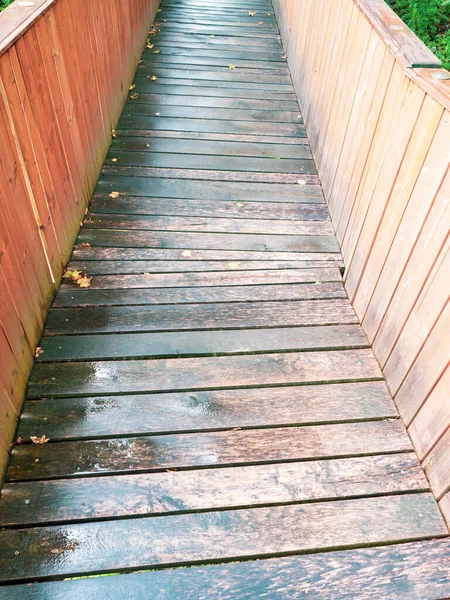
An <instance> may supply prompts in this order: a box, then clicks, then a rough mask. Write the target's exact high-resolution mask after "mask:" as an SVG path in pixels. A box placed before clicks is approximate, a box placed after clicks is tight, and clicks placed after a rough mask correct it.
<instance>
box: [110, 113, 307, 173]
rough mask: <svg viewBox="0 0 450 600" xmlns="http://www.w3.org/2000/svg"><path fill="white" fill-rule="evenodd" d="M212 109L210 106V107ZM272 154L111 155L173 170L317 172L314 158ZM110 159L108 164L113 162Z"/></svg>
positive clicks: (120, 161) (124, 162) (122, 162)
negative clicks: (255, 155)
mask: <svg viewBox="0 0 450 600" xmlns="http://www.w3.org/2000/svg"><path fill="white" fill-rule="evenodd" d="M206 110H208V109H206ZM275 156H276V155H275V154H273V156H271V157H267V158H266V157H262V158H256V157H253V156H252V157H242V156H239V157H238V156H210V155H208V154H206V155H200V156H199V155H197V154H192V155H190V154H169V153H167V154H161V153H155V154H153V153H151V152H127V151H122V150H114V151H112V152H111V153H110V158H115V159H117V161H114V162H117V165H126V166H133V167H164V168H169V169H184V168H189V169H198V168H200V169H209V170H214V171H215V170H217V171H262V172H267V173H299V174H301V173H316V168H315V166H314V161H313V160H312V158H308V159H290V158H280V157H278V158H275ZM110 158H109V159H108V160H107V162H106V164H112V162H111V160H110Z"/></svg>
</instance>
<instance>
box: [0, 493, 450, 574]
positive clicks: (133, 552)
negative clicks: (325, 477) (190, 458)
mask: <svg viewBox="0 0 450 600" xmlns="http://www.w3.org/2000/svg"><path fill="white" fill-rule="evenodd" d="M417 512H421V513H423V514H424V515H426V517H425V518H424V519H422V520H420V521H417V520H416V518H415V514H416V513H417ZM280 522H283V523H284V524H285V527H284V528H280V527H279V523H280ZM324 523H325V524H327V527H323V525H322V524H324ZM218 532H223V533H222V535H220V536H219V535H217V533H218ZM212 535H214V538H215V539H214V540H212ZM443 535H446V528H445V527H444V526H443V524H442V519H441V516H440V513H439V510H438V508H437V507H436V504H435V501H434V499H433V497H432V496H431V494H412V495H404V496H389V497H384V498H365V499H363V500H343V501H341V502H330V503H327V502H323V503H317V504H305V505H291V506H282V507H272V508H253V509H246V510H241V511H239V510H235V511H225V512H216V513H215V512H210V513H203V514H191V515H169V516H163V517H153V518H148V519H142V518H141V519H128V520H127V521H113V522H107V523H102V522H97V523H88V524H75V525H70V526H65V527H64V526H57V527H53V528H50V527H47V528H45V527H43V528H34V529H27V530H10V531H3V532H1V533H0V547H1V548H2V556H3V557H4V560H3V565H2V578H3V581H14V580H16V581H17V580H24V579H25V580H35V579H36V578H46V577H49V576H59V577H61V576H69V575H71V574H75V573H80V572H85V573H95V572H99V571H102V570H104V569H105V568H106V569H110V570H117V569H123V568H128V569H129V568H139V567H152V566H153V565H160V566H162V565H170V564H172V565H181V564H189V563H195V562H205V561H212V560H215V559H216V558H217V557H219V556H221V557H226V558H227V559H229V560H230V559H234V558H238V557H249V556H252V555H253V556H255V555H257V556H258V555H259V556H271V555H274V554H283V553H290V552H300V551H307V550H309V549H311V548H315V549H323V550H325V549H326V550H332V549H342V548H345V547H349V546H355V545H358V544H361V543H366V542H367V541H370V542H371V543H378V544H379V543H383V542H396V541H406V540H414V539H419V540H420V539H421V538H422V539H423V538H424V537H425V536H433V537H439V536H443ZM173 536H176V538H177V545H176V548H174V546H173V542H172V541H171V540H172V539H173ZM154 539H158V545H155V544H154V543H153V540H154ZM43 542H44V543H45V544H43ZM16 549H18V552H19V555H15V554H14V552H15V551H16ZM37 549H39V552H37V553H36V550H37ZM52 550H57V551H58V554H59V556H58V558H57V559H55V556H54V554H55V553H52ZM43 557H45V559H46V560H42V558H43Z"/></svg>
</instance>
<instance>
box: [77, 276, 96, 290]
mask: <svg viewBox="0 0 450 600" xmlns="http://www.w3.org/2000/svg"><path fill="white" fill-rule="evenodd" d="M91 282H92V277H88V276H87V275H84V276H83V277H80V278H79V279H78V280H77V283H78V285H79V286H80V288H88V287H91Z"/></svg>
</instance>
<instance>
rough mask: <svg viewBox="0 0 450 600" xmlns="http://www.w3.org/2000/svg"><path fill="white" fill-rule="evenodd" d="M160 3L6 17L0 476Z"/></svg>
mask: <svg viewBox="0 0 450 600" xmlns="http://www.w3.org/2000/svg"><path fill="white" fill-rule="evenodd" d="M158 4H159V2H158V0H120V1H118V0H97V1H96V2H95V3H89V2H88V3H83V2H71V1H70V0H37V1H36V2H35V3H34V5H33V6H29V7H28V6H20V5H19V3H13V4H12V5H11V6H10V7H8V8H7V9H6V10H5V11H4V12H3V13H1V15H0V214H1V219H0V355H1V367H0V474H1V471H2V468H3V467H4V466H5V464H6V459H7V456H8V454H7V452H8V449H9V445H10V443H11V441H12V436H13V434H14V431H15V428H16V424H17V417H18V415H19V414H20V410H21V405H22V401H23V396H24V392H25V387H26V383H27V379H28V375H29V372H30V369H31V366H32V364H33V359H34V353H35V349H36V345H37V343H38V341H39V337H40V333H41V330H42V326H43V323H44V319H45V317H46V313H47V310H48V307H49V305H50V302H51V299H52V297H53V295H54V293H55V290H56V286H57V284H58V282H59V280H60V277H61V274H62V271H63V269H64V266H65V264H66V262H67V260H68V258H69V255H70V252H71V249H72V246H73V243H74V241H75V238H76V235H77V232H78V229H79V227H80V222H81V221H82V219H83V216H84V212H85V209H86V207H87V205H88V202H89V200H90V196H91V193H92V191H93V188H94V186H95V184H96V181H97V177H98V174H99V171H100V168H101V166H102V164H103V160H104V157H105V154H106V152H107V149H108V146H109V144H110V141H111V129H112V128H113V127H114V124H115V123H116V121H117V119H118V118H119V116H120V112H121V110H122V106H123V103H124V101H125V99H126V97H127V94H128V88H129V85H130V83H131V81H132V78H133V76H134V72H135V70H136V67H137V62H138V60H139V58H140V56H141V53H142V48H143V46H144V43H145V40H146V37H147V32H148V29H149V26H150V24H151V23H152V21H153V18H154V16H155V14H156V10H157V6H158Z"/></svg>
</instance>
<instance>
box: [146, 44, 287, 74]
mask: <svg viewBox="0 0 450 600" xmlns="http://www.w3.org/2000/svg"><path fill="white" fill-rule="evenodd" d="M157 46H158V48H157V50H160V54H159V55H158V56H157V58H158V60H159V59H161V58H162V59H166V58H167V59H168V58H169V57H170V56H172V57H174V58H175V60H176V58H177V57H179V58H180V60H181V59H185V60H186V57H187V60H188V61H190V60H192V61H193V62H194V63H195V61H196V60H197V58H198V59H199V60H201V59H219V60H220V59H222V60H225V61H227V62H228V64H230V63H231V61H232V60H236V61H239V60H244V61H253V60H255V61H257V62H260V61H261V62H262V61H263V62H264V64H265V65H266V66H267V68H270V63H271V62H272V61H273V62H275V63H279V62H280V61H282V62H283V64H284V61H285V59H283V50H282V49H281V48H279V49H278V50H277V48H272V49H271V50H272V51H270V52H269V51H268V50H265V49H264V48H257V47H252V48H251V49H247V50H246V49H244V48H230V47H228V46H219V45H217V44H216V45H215V46H212V45H210V46H209V47H208V45H203V44H196V43H192V44H189V43H178V44H172V45H171V44H167V43H164V42H162V41H158V43H157ZM143 56H144V57H146V56H147V53H146V52H144V55H143ZM208 64H209V63H208ZM238 64H239V63H238Z"/></svg>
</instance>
